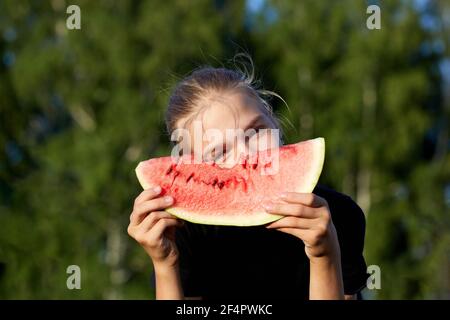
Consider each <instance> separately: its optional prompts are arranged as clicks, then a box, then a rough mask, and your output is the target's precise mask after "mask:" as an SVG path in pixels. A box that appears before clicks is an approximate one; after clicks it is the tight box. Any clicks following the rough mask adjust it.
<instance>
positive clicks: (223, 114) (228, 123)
mask: <svg viewBox="0 0 450 320" xmlns="http://www.w3.org/2000/svg"><path fill="white" fill-rule="evenodd" d="M202 103H203V104H202V105H201V106H200V108H203V109H201V110H202V112H201V113H200V114H199V115H197V117H196V119H195V120H200V121H201V122H202V125H203V128H204V129H205V130H208V129H219V130H226V129H234V128H246V126H247V125H248V124H249V123H250V122H251V121H252V120H253V119H255V118H256V117H258V116H264V114H263V113H262V111H261V110H262V106H261V105H260V102H259V101H258V100H257V99H255V97H253V96H251V95H250V94H248V93H246V92H243V91H230V92H224V93H218V94H215V95H212V96H211V97H209V98H208V99H205V101H203V102H202Z"/></svg>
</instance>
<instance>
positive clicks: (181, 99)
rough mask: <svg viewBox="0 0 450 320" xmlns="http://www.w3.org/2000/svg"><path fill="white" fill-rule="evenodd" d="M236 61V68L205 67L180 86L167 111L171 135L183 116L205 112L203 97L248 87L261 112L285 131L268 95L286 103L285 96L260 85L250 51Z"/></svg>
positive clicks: (186, 78)
mask: <svg viewBox="0 0 450 320" xmlns="http://www.w3.org/2000/svg"><path fill="white" fill-rule="evenodd" d="M238 58H245V59H248V61H249V65H250V70H249V69H248V68H247V64H245V63H244V62H240V61H239V60H238ZM233 61H234V64H235V66H236V70H233V69H228V68H223V67H221V68H214V67H210V66H206V67H201V68H199V69H197V70H194V71H193V72H192V73H191V74H190V75H188V76H187V77H185V78H184V79H182V80H181V81H180V82H179V83H178V84H177V85H176V87H175V88H174V90H173V92H172V94H171V96H170V98H169V103H168V107H167V110H166V114H165V123H166V128H167V131H168V133H169V135H170V134H171V133H172V132H173V131H174V130H175V129H176V125H177V123H178V122H179V121H180V120H181V119H192V118H193V117H195V115H197V114H198V113H199V112H201V111H202V108H201V107H199V106H200V105H201V102H202V101H203V99H205V98H207V97H209V96H211V94H214V93H222V92H226V91H229V90H233V89H244V90H245V92H246V93H248V94H250V95H251V96H252V97H254V98H255V99H257V101H259V102H260V105H261V106H262V108H261V111H262V112H263V113H264V114H265V115H266V116H267V117H268V118H269V119H270V121H271V122H272V123H273V125H274V127H275V128H277V129H280V131H281V127H280V123H279V119H278V118H277V117H276V116H275V114H274V113H273V110H272V106H271V105H270V104H269V102H268V97H271V96H275V97H278V98H279V99H281V100H282V101H283V102H284V103H285V104H286V102H285V101H284V99H283V98H282V97H281V96H279V95H278V94H276V93H275V92H273V91H269V90H264V89H261V88H259V81H256V79H255V73H254V65H253V61H252V59H251V57H250V56H249V55H248V54H237V55H235V57H234V58H233ZM237 63H240V64H241V66H242V67H243V68H239V67H238V66H237ZM286 105H287V104H286ZM187 122H188V121H187Z"/></svg>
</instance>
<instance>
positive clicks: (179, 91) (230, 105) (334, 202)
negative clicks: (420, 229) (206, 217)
mask: <svg viewBox="0 0 450 320" xmlns="http://www.w3.org/2000/svg"><path fill="white" fill-rule="evenodd" d="M194 120H197V121H201V123H202V126H203V128H204V129H207V128H216V129H219V130H221V131H223V132H225V130H226V129H229V128H240V129H243V130H247V129H249V128H252V129H255V130H259V129H263V128H264V129H267V128H269V129H277V128H278V122H277V119H276V118H275V117H274V116H273V114H272V112H271V109H270V106H269V105H268V103H267V102H266V101H265V100H264V99H263V98H262V95H261V94H260V91H259V90H257V89H256V88H254V87H253V86H252V79H249V78H248V77H246V76H245V74H244V73H241V72H238V71H232V70H228V69H224V68H217V69H216V68H202V69H199V70H197V71H195V72H193V73H192V74H191V75H190V76H188V77H187V78H185V79H184V80H182V81H181V82H180V83H179V84H178V86H177V87H176V88H175V90H174V92H173V93H172V96H171V98H170V101H169V105H168V109H167V113H166V125H167V129H168V131H169V133H172V132H173V131H174V130H175V129H177V128H186V129H188V130H190V129H191V127H192V123H193V121H194ZM224 136H225V133H224ZM224 148H230V147H229V146H224ZM224 151H225V152H228V151H229V150H224ZM160 193H161V188H160V186H154V187H153V188H150V189H147V190H145V191H143V192H142V193H141V194H140V195H139V196H138V197H137V198H136V199H135V202H134V208H133V212H132V213H131V216H130V225H129V227H128V233H129V234H130V236H131V237H133V238H134V239H135V240H136V241H137V242H139V244H140V245H141V246H142V247H143V248H144V249H145V251H146V252H147V254H148V255H149V256H150V258H151V259H152V262H153V266H154V277H155V281H156V298H157V299H189V298H197V299H217V298H223V297H225V298H226V297H228V298H269V299H270V298H275V299H283V298H287V299H344V298H346V299H352V298H355V297H356V295H357V294H358V293H359V292H360V291H361V289H362V288H364V287H365V285H366V279H367V277H368V275H367V273H366V264H365V261H364V258H363V255H362V252H363V247H364V233H365V218H364V214H363V212H362V211H361V209H360V208H359V207H358V205H357V204H356V203H355V202H354V201H352V200H351V198H350V197H348V196H346V195H343V194H341V193H338V192H336V191H333V190H331V189H328V188H325V187H323V186H319V185H318V186H317V187H316V188H315V189H314V191H313V193H310V194H305V193H294V192H289V193H285V194H281V195H280V201H279V202H277V203H273V204H268V205H267V206H266V210H267V212H269V213H274V214H278V215H282V216H284V217H283V218H281V219H280V220H278V221H275V222H273V223H270V224H268V225H265V226H255V227H229V226H208V225H198V224H193V223H189V222H186V221H181V220H179V219H177V218H175V217H174V216H172V215H170V214H169V213H167V212H165V211H164V209H165V208H167V207H170V206H171V204H173V203H174V202H175V201H176V199H172V198H171V197H168V196H164V197H162V196H160Z"/></svg>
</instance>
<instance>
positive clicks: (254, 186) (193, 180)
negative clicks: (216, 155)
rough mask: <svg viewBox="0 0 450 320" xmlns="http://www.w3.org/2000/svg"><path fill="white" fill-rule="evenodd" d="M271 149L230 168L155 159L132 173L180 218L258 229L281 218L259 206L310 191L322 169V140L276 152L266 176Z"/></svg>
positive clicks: (281, 148) (195, 221)
mask: <svg viewBox="0 0 450 320" xmlns="http://www.w3.org/2000/svg"><path fill="white" fill-rule="evenodd" d="M273 151H274V149H272V150H266V151H262V152H258V153H257V157H256V160H254V161H250V160H248V161H244V162H243V163H240V164H237V165H235V166H233V167H232V168H223V167H221V166H219V165H217V164H215V163H200V164H192V163H184V161H180V160H179V159H178V161H177V162H175V161H174V158H172V157H162V158H155V159H150V160H147V161H143V162H141V163H139V165H138V166H137V168H136V174H137V178H138V180H139V182H140V184H141V185H142V187H143V188H144V189H147V188H150V187H152V186H156V185H159V186H161V188H162V194H168V195H171V196H173V198H174V199H175V203H174V205H173V206H172V207H170V208H168V209H166V211H168V212H169V213H171V214H172V215H174V216H176V217H178V218H180V219H184V220H187V221H191V222H194V223H200V224H211V225H231V226H255V225H262V224H266V223H269V222H272V221H275V220H277V219H279V218H281V216H278V215H273V214H268V213H267V212H266V211H265V210H264V208H263V206H262V205H263V203H265V202H267V201H276V200H277V198H278V196H279V195H280V193H281V192H284V191H293V192H312V191H313V189H314V187H315V186H316V184H317V181H318V179H319V176H320V173H321V171H322V167H323V162H324V156H325V141H324V139H323V138H317V139H313V140H307V141H303V142H299V143H296V144H291V145H286V146H282V147H280V148H279V149H276V151H277V152H278V153H276V155H277V156H278V158H277V159H276V160H277V166H278V168H277V170H276V173H274V174H270V173H269V174H267V171H264V170H267V169H268V168H270V167H271V166H272V165H273V164H274V161H275V160H274V159H275V158H273V157H272V156H273V154H274V153H273ZM270 152H272V153H270ZM252 159H255V158H252Z"/></svg>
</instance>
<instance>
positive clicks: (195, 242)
mask: <svg viewBox="0 0 450 320" xmlns="http://www.w3.org/2000/svg"><path fill="white" fill-rule="evenodd" d="M200 229H201V227H200V226H196V225H194V224H192V223H190V222H187V221H185V225H184V226H183V227H182V228H179V229H177V232H176V235H175V236H176V237H175V241H176V245H177V248H178V252H179V253H178V254H179V266H180V277H181V286H182V288H183V292H184V296H185V297H200V296H202V278H203V277H202V276H201V270H200V266H201V258H202V257H203V255H202V253H201V252H200V251H201V241H202V239H201V235H202V232H201V230H200Z"/></svg>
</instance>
